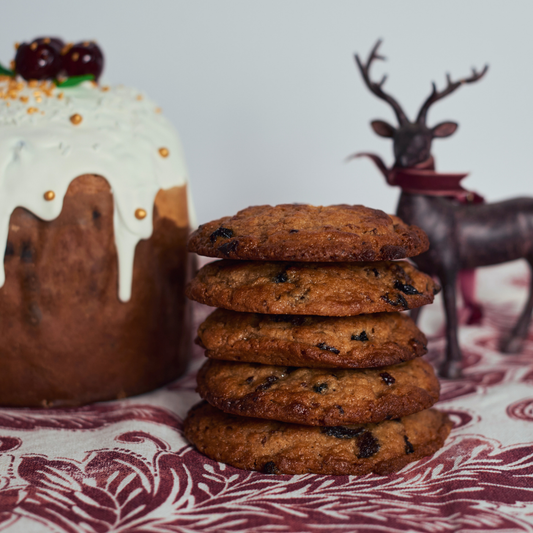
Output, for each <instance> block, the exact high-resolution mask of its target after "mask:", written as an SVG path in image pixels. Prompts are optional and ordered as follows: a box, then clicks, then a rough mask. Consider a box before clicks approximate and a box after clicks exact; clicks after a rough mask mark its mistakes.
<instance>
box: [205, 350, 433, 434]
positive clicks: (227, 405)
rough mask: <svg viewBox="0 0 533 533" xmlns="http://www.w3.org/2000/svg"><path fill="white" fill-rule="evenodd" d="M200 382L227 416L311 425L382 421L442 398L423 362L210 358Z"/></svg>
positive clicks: (424, 406) (209, 398)
mask: <svg viewBox="0 0 533 533" xmlns="http://www.w3.org/2000/svg"><path fill="white" fill-rule="evenodd" d="M197 379H198V387H197V391H198V392H199V393H200V396H201V397H202V398H203V399H204V400H207V401H208V402H209V403H210V404H211V405H213V406H215V407H217V408H218V409H220V410H222V411H224V412H226V413H232V414H235V415H241V416H250V417H256V418H267V419H271V420H279V421H282V422H290V423H294V424H306V425H313V426H337V425H346V424H356V423H371V422H372V423H375V422H382V421H383V420H390V419H394V418H400V417H402V416H407V415H410V414H413V413H416V412H418V411H422V410H423V409H428V408H429V407H431V406H432V405H433V404H434V403H435V402H436V401H437V400H438V399H439V381H438V379H437V377H436V376H435V372H434V371H433V367H432V366H431V365H430V364H429V363H428V362H426V361H424V360H423V359H414V360H413V361H409V362H407V363H401V364H399V365H394V366H387V367H381V368H366V369H350V370H342V369H324V368H296V367H286V366H272V365H258V364H254V363H235V362H231V361H215V360H208V361H206V362H205V364H204V365H203V367H202V368H201V369H200V371H199V372H198V378H197Z"/></svg>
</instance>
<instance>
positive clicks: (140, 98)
mask: <svg viewBox="0 0 533 533" xmlns="http://www.w3.org/2000/svg"><path fill="white" fill-rule="evenodd" d="M142 99H143V95H142V94H138V95H137V100H139V102H140V101H141V100H142Z"/></svg>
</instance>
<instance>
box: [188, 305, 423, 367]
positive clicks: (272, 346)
mask: <svg viewBox="0 0 533 533" xmlns="http://www.w3.org/2000/svg"><path fill="white" fill-rule="evenodd" d="M198 340H199V344H200V345H201V346H203V347H204V348H206V352H205V355H206V356H207V357H209V358H212V359H223V360H226V361H241V362H248V363H263V364H266V365H288V366H306V367H322V368H368V367H377V366H386V365H394V364H397V363H402V362H404V361H409V360H411V359H414V358H416V357H420V356H421V355H424V354H425V353H426V352H427V350H426V344H427V339H426V337H425V335H424V334H423V333H422V332H421V331H420V330H419V329H418V328H417V327H416V325H415V323H414V322H413V321H412V320H411V319H410V318H409V317H408V316H407V315H406V314H405V313H377V314H373V315H356V316H351V317H321V316H304V315H261V314H258V313H238V312H236V311H228V310H227V309H216V310H215V311H214V312H213V313H211V315H209V316H208V317H207V319H206V320H205V321H204V322H203V323H202V324H201V325H200V327H199V328H198Z"/></svg>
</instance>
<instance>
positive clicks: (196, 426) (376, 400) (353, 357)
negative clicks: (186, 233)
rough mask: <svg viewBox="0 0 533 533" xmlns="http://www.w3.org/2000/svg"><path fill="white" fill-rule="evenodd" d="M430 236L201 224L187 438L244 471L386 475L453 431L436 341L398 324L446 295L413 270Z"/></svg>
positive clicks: (353, 210) (349, 213)
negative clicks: (197, 359) (432, 356)
mask: <svg viewBox="0 0 533 533" xmlns="http://www.w3.org/2000/svg"><path fill="white" fill-rule="evenodd" d="M427 248H428V241H427V238H426V236H425V234H424V233H423V232H422V231H421V230H420V229H419V228H417V227H415V226H407V225H406V224H404V223H403V222H402V221H401V220H400V219H398V218H397V217H394V216H389V215H386V214H385V213H383V212H382V211H377V210H374V209H369V208H366V207H363V206H347V205H339V206H330V207H313V206H307V205H280V206H276V207H271V206H258V207H250V208H248V209H245V210H243V211H240V212H239V213H237V215H235V216H234V217H226V218H223V219H220V220H216V221H213V222H210V223H208V224H204V225H202V226H200V227H199V228H198V230H197V231H196V232H195V233H194V234H193V235H192V236H191V239H190V241H189V250H190V251H192V252H196V253H199V254H201V255H206V256H209V257H219V258H223V259H222V260H221V261H216V262H212V263H209V264H207V265H206V266H204V267H203V268H202V269H201V270H200V271H199V272H198V273H197V275H196V277H195V278H194V279H193V280H192V282H191V283H190V285H189V286H188V288H187V295H188V296H189V298H191V299H193V300H196V301H198V302H201V303H204V304H207V305H211V306H215V307H219V309H217V310H215V311H214V312H213V313H212V314H211V315H210V316H209V317H208V318H207V320H206V321H205V322H204V323H203V324H202V325H201V326H200V328H199V331H198V336H199V342H200V343H201V344H202V345H203V346H204V347H205V348H206V356H207V357H208V360H207V362H206V363H205V364H204V366H203V367H202V369H201V370H200V372H199V374H198V392H199V393H200V395H201V396H202V398H204V400H207V402H202V403H200V404H198V405H197V406H195V407H193V408H192V409H191V411H190V413H189V415H188V417H187V420H186V422H185V434H186V436H187V438H188V439H189V440H190V441H191V442H192V443H193V444H195V446H196V447H197V448H198V450H199V451H201V452H202V453H204V454H206V455H207V456H209V457H211V458H212V459H215V460H217V461H221V462H225V463H228V464H231V465H233V466H236V467H239V468H244V469H250V470H260V471H263V472H267V473H271V474H272V473H277V474H303V473H309V472H313V473H319V474H340V475H342V474H367V473H369V472H375V473H378V474H387V473H390V472H394V471H396V470H399V469H400V468H402V467H403V466H404V465H405V464H407V463H409V462H411V461H414V460H416V459H419V458H421V457H424V456H426V455H428V454H431V453H433V452H435V451H436V450H437V449H439V448H440V447H441V446H442V444H443V443H444V440H445V439H446V437H447V435H448V433H449V431H450V422H449V420H448V419H447V417H446V415H445V414H443V413H440V412H439V411H436V410H433V409H429V408H430V407H431V406H432V405H433V404H434V403H435V402H436V401H437V400H438V398H439V383H438V380H437V378H436V377H435V373H434V372H433V369H432V367H431V366H430V365H429V364H428V363H427V362H425V361H424V360H423V359H421V358H420V356H422V355H423V354H424V353H425V352H426V347H425V345H426V339H425V337H424V335H423V334H422V333H421V332H420V331H419V329H418V328H417V327H416V325H415V324H414V323H413V322H412V320H411V319H410V318H409V317H408V316H407V315H406V314H405V313H400V312H399V311H403V310H406V309H413V308H416V307H419V306H421V305H425V304H428V303H431V302H432V301H433V297H434V294H435V293H436V292H437V291H438V286H437V285H436V284H435V283H434V281H433V280H432V279H431V278H430V277H429V276H427V275H425V274H423V273H421V272H418V271H417V270H416V269H415V268H414V267H413V266H412V265H411V264H410V263H408V262H406V261H397V259H402V258H406V257H411V256H414V255H417V254H419V253H422V252H424V251H426V250H427Z"/></svg>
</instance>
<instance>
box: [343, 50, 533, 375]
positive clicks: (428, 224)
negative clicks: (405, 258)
mask: <svg viewBox="0 0 533 533" xmlns="http://www.w3.org/2000/svg"><path fill="white" fill-rule="evenodd" d="M380 44H381V41H378V42H377V43H376V45H375V46H374V48H373V49H372V51H371V52H370V55H369V58H368V60H367V62H366V63H363V62H362V61H361V59H360V58H359V56H358V55H356V56H355V60H356V62H357V65H358V67H359V70H360V71H361V75H362V76H363V80H364V81H365V83H366V85H367V87H368V88H369V89H370V91H371V92H372V93H374V94H375V95H376V96H377V97H378V98H381V99H382V100H384V101H385V102H387V103H388V104H389V105H390V106H391V107H392V108H393V110H394V113H395V114H396V118H397V119H398V127H397V128H394V127H393V126H391V125H390V124H387V123H386V122H383V121H381V120H376V121H373V122H372V128H373V130H374V131H375V132H376V133H377V134H378V135H380V136H382V137H389V138H392V139H393V146H394V157H395V162H394V165H393V167H392V168H391V169H388V168H387V167H386V166H385V164H384V163H383V161H382V160H381V159H380V158H379V156H376V155H374V154H368V153H360V154H354V156H351V157H360V156H366V157H370V158H371V159H372V160H373V161H374V163H376V165H377V166H378V168H379V169H380V170H381V172H382V173H383V175H384V176H385V178H386V180H387V182H388V183H389V184H390V185H396V186H399V187H400V188H401V189H402V192H401V195H400V200H399V203H398V208H397V215H398V216H399V217H400V218H402V219H403V220H404V221H405V222H407V223H408V224H416V225H417V226H419V227H421V228H422V229H423V230H424V231H425V232H426V233H427V235H428V237H429V241H430V249H429V250H428V251H427V252H425V253H424V254H422V255H420V256H418V257H415V258H414V261H415V263H416V264H417V265H418V267H419V268H420V269H421V270H423V271H424V272H426V273H428V274H430V275H433V276H436V277H438V278H439V280H440V283H441V285H442V289H443V301H444V308H445V313H446V341H447V345H446V359H445V361H444V362H443V363H442V365H441V367H440V369H439V371H440V375H441V376H443V377H447V378H457V377H460V376H461V357H462V356H461V349H460V347H459V342H458V338H457V326H458V318H457V307H456V306H457V304H456V283H457V280H458V275H459V273H460V272H461V271H463V272H465V271H466V272H467V273H468V272H469V273H470V275H471V273H473V269H475V268H477V267H482V266H488V265H495V264H500V263H504V262H507V261H513V260H515V259H520V258H523V259H525V260H526V261H527V262H528V263H529V266H530V268H531V270H532V279H533V198H514V199H511V200H507V201H504V202H498V203H488V204H486V203H484V202H483V201H482V199H481V197H479V196H478V195H476V194H475V193H471V192H469V191H467V190H465V189H464V188H463V187H462V186H461V184H460V181H461V179H462V178H464V177H465V176H466V175H467V174H443V173H437V172H435V167H434V159H433V157H432V156H431V142H432V141H433V139H434V138H443V137H449V136H450V135H452V134H453V133H454V132H455V130H456V129H457V127H458V125H457V124H456V123H455V122H443V123H441V124H438V125H436V126H434V127H433V128H430V127H429V126H428V125H427V124H426V119H427V113H428V110H429V108H430V106H431V105H433V104H434V103H435V102H438V101H439V100H440V99H442V98H444V97H445V96H448V95H449V94H451V93H452V92H454V91H455V90H457V89H458V88H459V87H460V86H461V85H463V84H465V83H474V82H476V81H478V80H479V79H481V78H482V77H483V75H484V74H485V73H486V72H487V69H488V66H485V67H484V69H483V70H482V71H481V72H479V73H478V72H476V70H475V69H474V70H473V71H472V76H471V77H469V78H464V79H461V80H459V81H455V82H453V81H452V80H451V78H450V76H449V75H447V87H446V88H445V89H444V90H442V91H438V90H437V87H436V85H435V83H433V90H432V92H431V94H430V95H429V97H428V98H427V100H426V101H425V102H424V103H423V104H422V107H421V108H420V111H419V113H418V116H417V118H416V121H415V122H410V121H409V119H408V118H407V116H406V114H405V113H404V111H403V110H402V108H401V106H400V105H399V103H398V102H397V101H396V100H395V99H394V98H393V97H392V96H390V95H388V94H387V93H386V92H385V91H384V90H383V84H384V82H385V79H386V76H384V77H383V79H382V80H381V81H380V82H374V81H372V80H371V78H370V67H371V65H372V63H373V62H374V61H375V60H379V59H384V58H383V57H382V56H380V55H378V48H379V45H380ZM532 310H533V283H531V282H530V288H529V297H528V300H527V303H526V305H525V307H524V309H523V311H522V313H521V315H520V316H519V318H518V321H517V323H516V324H515V326H514V328H513V329H512V331H511V332H510V333H509V334H507V335H506V336H505V337H504V338H503V339H502V341H501V344H500V348H501V351H502V352H504V353H516V352H518V351H519V350H520V348H521V346H522V343H523V341H524V339H525V338H526V337H527V334H528V327H529V322H530V319H531V313H532Z"/></svg>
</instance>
